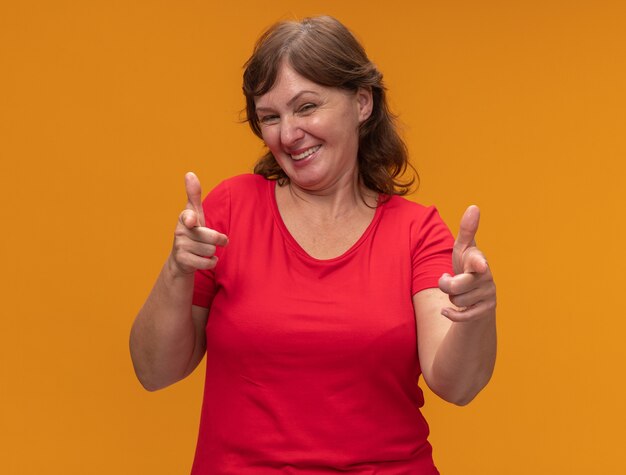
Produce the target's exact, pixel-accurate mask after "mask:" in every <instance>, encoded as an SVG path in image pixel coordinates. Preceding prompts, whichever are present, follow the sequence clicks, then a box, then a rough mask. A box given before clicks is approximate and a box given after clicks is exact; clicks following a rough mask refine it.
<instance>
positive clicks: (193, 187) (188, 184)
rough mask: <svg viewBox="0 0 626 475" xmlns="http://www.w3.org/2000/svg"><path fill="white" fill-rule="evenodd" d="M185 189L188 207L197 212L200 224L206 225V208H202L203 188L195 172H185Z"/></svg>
mask: <svg viewBox="0 0 626 475" xmlns="http://www.w3.org/2000/svg"><path fill="white" fill-rule="evenodd" d="M185 190H186V192H187V209H191V210H193V211H195V212H196V214H197V216H198V226H203V227H204V225H205V221H204V210H203V209H202V188H201V187H200V180H198V177H197V176H196V174H195V173H193V172H188V173H187V174H185Z"/></svg>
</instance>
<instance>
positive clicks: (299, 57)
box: [243, 16, 418, 195]
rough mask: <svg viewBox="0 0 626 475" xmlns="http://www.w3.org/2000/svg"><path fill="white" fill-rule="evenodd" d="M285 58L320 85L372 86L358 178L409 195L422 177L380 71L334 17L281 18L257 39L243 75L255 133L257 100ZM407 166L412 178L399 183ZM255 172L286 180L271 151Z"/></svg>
mask: <svg viewBox="0 0 626 475" xmlns="http://www.w3.org/2000/svg"><path fill="white" fill-rule="evenodd" d="M285 60H286V61H288V62H289V65H290V66H291V67H292V68H293V69H294V70H295V71H296V72H297V73H298V74H300V75H301V76H303V77H305V78H306V79H308V80H310V81H314V82H315V83H317V84H320V85H322V86H326V87H337V88H342V89H346V90H350V91H357V90H358V89H359V88H365V89H371V91H372V97H373V102H374V104H373V109H372V114H371V115H370V117H369V118H368V119H367V120H365V121H364V122H363V123H362V124H361V126H360V129H359V150H358V167H359V175H360V178H361V180H362V182H363V184H364V185H365V186H366V187H367V188H369V189H371V190H374V191H376V192H378V193H382V194H383V195H394V194H397V195H405V194H407V193H408V192H409V191H410V190H411V187H412V185H413V184H414V183H415V181H416V179H418V176H417V172H416V171H415V169H414V168H413V166H412V165H411V164H410V163H409V161H408V152H407V148H406V145H405V144H404V142H403V141H402V139H401V138H400V136H399V135H398V132H397V130H396V124H395V116H394V115H393V114H392V113H391V111H390V110H389V106H388V105H387V99H386V97H385V87H384V85H383V81H382V74H381V73H380V72H379V71H378V70H377V69H376V66H374V64H373V63H372V62H371V61H370V60H369V59H368V57H367V55H366V53H365V50H364V49H363V47H362V46H361V45H360V44H359V42H358V41H357V40H356V39H355V38H354V36H353V35H352V33H350V31H349V30H348V29H347V28H346V27H345V26H344V25H343V24H341V23H340V22H339V21H338V20H336V19H335V18H332V17H329V16H320V17H314V18H305V19H304V20H302V21H300V22H298V21H283V22H279V23H276V24H275V25H273V26H272V27H270V28H269V29H268V30H267V31H266V32H265V33H264V34H263V35H262V36H261V37H260V38H259V39H258V41H257V42H256V45H255V47H254V52H253V53H252V56H251V57H250V59H249V60H248V61H247V62H246V64H245V71H244V74H243V92H244V95H245V96H246V121H247V122H248V124H249V125H250V128H251V129H252V131H253V132H254V133H255V135H257V136H258V137H261V138H262V135H261V127H260V124H259V120H258V117H257V115H256V108H255V103H254V98H255V96H261V95H263V94H265V93H266V92H268V91H269V90H270V89H271V88H272V86H273V85H274V82H275V81H276V76H277V75H278V70H279V68H280V66H281V63H282V62H283V61H285ZM407 168H408V169H410V170H411V171H412V172H413V173H414V178H411V179H409V180H407V181H401V180H400V177H401V176H402V175H403V174H404V173H405V172H406V171H407ZM254 173H256V174H259V175H263V176H264V177H266V178H268V179H278V180H288V177H287V176H286V175H285V172H284V171H283V170H282V169H281V168H280V166H279V165H278V163H277V162H276V160H275V159H274V156H273V155H272V153H271V152H269V151H268V152H267V153H266V154H265V155H264V156H263V157H261V158H260V159H259V161H258V162H257V164H256V165H255V167H254Z"/></svg>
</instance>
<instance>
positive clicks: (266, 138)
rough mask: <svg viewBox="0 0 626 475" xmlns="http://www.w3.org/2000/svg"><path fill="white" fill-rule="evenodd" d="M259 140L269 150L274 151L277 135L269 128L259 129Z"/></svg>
mask: <svg viewBox="0 0 626 475" xmlns="http://www.w3.org/2000/svg"><path fill="white" fill-rule="evenodd" d="M261 139H263V142H265V145H266V146H267V148H269V149H270V150H272V149H275V148H276V147H277V145H278V135H277V133H276V132H274V130H273V129H272V128H271V127H270V128H265V129H261Z"/></svg>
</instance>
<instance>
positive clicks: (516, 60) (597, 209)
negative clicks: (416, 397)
mask: <svg viewBox="0 0 626 475" xmlns="http://www.w3.org/2000/svg"><path fill="white" fill-rule="evenodd" d="M623 5H624V2H621V1H614V2H611V1H601V0H600V1H591V0H588V1H576V2H573V1H525V2H499V1H495V0H492V1H486V0H477V1H473V2H467V1H461V0H457V1H417V2H409V1H405V2H401V1H397V0H387V1H385V2H382V3H381V2H365V1H343V2H337V1H336V0H335V1H328V0H315V1H299V2H293V1H292V2H289V1H275V2H257V1H254V2H253V1H238V2H232V3H230V4H229V3H228V2H209V1H199V0H196V1H191V0H188V1H160V2H156V1H147V0H144V1H134V2H133V1H131V2H128V1H112V0H108V1H104V0H97V1H95V0H90V1H84V2H81V1H75V2H70V1H63V0H57V1H54V2H45V1H28V0H26V1H3V2H2V3H1V4H0V155H1V160H0V176H1V179H2V186H1V187H0V206H1V208H0V209H1V211H2V215H1V217H2V228H3V229H2V238H1V239H2V241H1V243H2V245H1V246H0V252H1V253H2V255H1V260H0V262H1V265H2V272H1V274H0V279H1V282H0V284H1V286H0V288H1V289H2V290H1V293H2V300H1V307H0V308H1V313H2V318H1V319H0V329H1V333H0V370H1V374H0V473H3V474H39V473H47V474H98V473H103V474H148V473H149V474H153V475H155V474H178V473H188V471H189V468H190V466H191V461H192V457H193V453H194V448H195V440H196V434H197V427H198V416H199V411H200V403H201V394H202V375H203V368H199V369H198V370H197V371H196V373H194V374H193V375H192V376H191V377H190V378H188V379H187V380H185V381H183V382H181V383H179V384H177V385H175V386H173V387H170V388H168V389H166V390H163V391H160V392H157V393H148V392H145V391H144V390H143V389H141V387H140V385H139V383H138V382H137V381H136V380H135V377H134V374H133V371H132V367H131V363H130V358H129V354H128V343H127V340H128V332H129V328H130V325H131V323H132V320H133V318H134V315H135V313H136V311H137V310H138V308H139V306H140V305H141V304H142V302H143V299H144V298H145V297H146V295H147V293H148V291H149V289H150V288H151V285H152V283H153V281H154V279H155V277H156V275H157V273H158V271H159V269H160V266H161V264H162V262H163V260H164V259H165V257H166V256H167V253H168V251H169V248H170V245H171V239H172V232H173V229H174V225H175V221H176V219H177V216H178V213H179V211H180V210H181V209H182V207H183V206H184V204H185V194H184V187H183V175H184V172H185V171H188V170H194V171H196V172H197V173H198V175H199V176H200V178H201V181H202V183H203V185H204V187H205V190H208V189H209V188H210V187H212V186H213V185H215V184H216V183H217V182H218V181H220V180H221V179H223V178H225V177H228V176H231V175H234V174H237V173H241V172H246V171H249V170H250V169H251V166H252V164H253V162H254V160H255V158H256V157H257V156H258V155H259V154H260V152H261V149H262V147H261V144H260V142H259V141H258V140H257V139H256V138H254V137H253V136H252V134H251V133H250V131H249V130H248V129H247V126H245V125H242V124H239V123H238V119H239V110H240V109H241V108H242V107H243V97H242V95H241V89H240V87H241V66H242V64H243V63H244V61H245V60H246V59H247V57H248V55H249V54H250V52H251V48H252V45H253V42H254V40H255V39H256V38H257V37H258V35H259V34H260V33H261V31H262V30H263V29H264V28H265V27H266V26H268V25H269V24H271V23H273V22H274V21H276V20H279V19H281V18H292V17H303V16H306V15H311V14H318V13H328V14H332V15H335V16H337V17H338V18H339V19H341V20H342V21H344V22H345V23H346V24H347V25H348V26H349V27H350V28H351V29H352V30H353V31H354V32H355V33H356V35H357V36H358V37H359V38H360V39H361V40H362V41H363V43H364V44H365V46H366V48H367V50H368V53H369V55H370V57H371V58H372V59H373V60H374V62H376V63H377V64H378V66H379V67H380V69H381V70H382V71H383V72H384V74H385V78H386V82H387V85H388V87H389V90H390V98H391V103H392V107H393V108H394V110H395V111H396V112H397V113H399V114H400V116H401V119H402V122H403V124H404V134H405V137H406V140H407V142H408V144H409V147H410V150H411V154H412V157H413V159H414V162H415V163H416V165H417V167H418V169H419V171H420V174H421V178H422V186H421V188H420V190H419V192H418V193H417V194H416V195H414V197H413V199H416V200H419V201H420V202H423V203H425V204H431V203H434V204H437V205H438V207H439V209H440V211H441V213H442V215H443V216H444V218H445V219H446V220H447V222H448V223H449V224H450V227H451V228H452V229H453V231H454V232H456V230H457V226H458V220H459V218H460V216H461V214H462V212H463V210H464V209H465V207H466V206H467V205H468V204H470V203H477V204H479V205H480V206H481V208H482V212H483V218H482V223H481V228H480V231H479V236H478V239H479V244H480V245H481V247H482V248H483V249H484V250H485V252H486V253H487V255H488V257H489V259H490V261H491V265H492V268H493V270H494V274H495V276H496V279H497V284H498V290H499V338H500V348H499V357H498V364H497V368H496V373H495V375H494V378H493V380H492V382H491V384H490V385H489V386H488V387H487V389H486V390H485V391H484V392H483V393H482V394H481V395H480V396H479V397H478V398H477V399H476V400H475V401H474V402H473V403H472V404H471V405H470V406H468V407H464V408H458V407H455V406H452V405H449V404H446V403H444V402H442V401H440V400H438V399H437V398H436V397H435V396H434V395H432V394H431V393H427V395H426V396H427V402H426V408H425V413H426V416H427V418H428V420H429V421H430V424H431V428H432V438H431V440H432V443H433V445H434V447H435V452H434V454H435V458H436V461H437V463H438V465H439V466H440V469H441V471H442V473H443V474H459V475H461V474H463V475H471V474H475V475H490V474H494V475H495V474H498V475H502V474H509V475H514V474H520V475H521V474H530V473H532V474H589V473H603V474H604V473H606V474H616V473H626V463H625V462H624V458H623V455H620V454H621V452H622V449H623V446H624V442H625V440H624V436H623V427H624V426H626V417H625V415H626V412H625V409H624V390H625V389H626V388H625V384H624V376H625V371H624V362H626V345H625V344H624V334H625V330H626V324H625V322H624V311H623V308H624V305H623V298H622V296H621V295H622V293H621V292H622V286H623V285H624V282H625V279H624V274H623V269H624V267H625V264H626V261H625V258H624V253H623V251H622V247H623V244H622V245H621V246H622V247H620V244H619V242H618V239H620V238H623V236H624V234H625V231H626V230H625V227H624V211H623V207H624V205H625V204H626V199H625V198H626V196H625V194H626V193H625V191H624V188H625V179H624V175H625V173H624V172H625V165H624V163H625V162H624V159H625V157H626V153H625V152H626V140H625V133H626V86H625V85H626V28H625V27H624V25H625V24H626V8H625V7H624V6H623ZM251 245H252V244H251ZM242 436H245V434H242Z"/></svg>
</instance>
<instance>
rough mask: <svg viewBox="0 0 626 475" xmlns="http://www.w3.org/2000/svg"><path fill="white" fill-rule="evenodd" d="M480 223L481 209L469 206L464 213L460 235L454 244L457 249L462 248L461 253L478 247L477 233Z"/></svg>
mask: <svg viewBox="0 0 626 475" xmlns="http://www.w3.org/2000/svg"><path fill="white" fill-rule="evenodd" d="M479 221H480V209H479V208H478V206H476V205H471V206H469V207H468V208H467V209H466V210H465V213H463V217H462V218H461V225H460V227H459V234H458V236H457V238H456V242H455V243H454V244H455V247H458V248H460V249H459V250H460V251H463V250H465V249H467V248H468V247H472V246H475V245H476V232H477V231H478V223H479Z"/></svg>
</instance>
